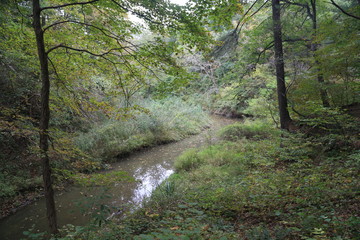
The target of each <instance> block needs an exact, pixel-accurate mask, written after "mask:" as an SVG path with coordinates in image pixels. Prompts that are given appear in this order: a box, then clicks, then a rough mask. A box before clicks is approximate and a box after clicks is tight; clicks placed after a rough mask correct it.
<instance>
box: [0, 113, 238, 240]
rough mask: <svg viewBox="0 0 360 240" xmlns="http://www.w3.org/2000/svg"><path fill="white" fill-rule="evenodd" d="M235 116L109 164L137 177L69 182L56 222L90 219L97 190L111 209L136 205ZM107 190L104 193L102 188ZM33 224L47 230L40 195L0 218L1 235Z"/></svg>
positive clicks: (11, 234) (14, 235) (75, 222)
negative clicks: (92, 183) (106, 183)
mask: <svg viewBox="0 0 360 240" xmlns="http://www.w3.org/2000/svg"><path fill="white" fill-rule="evenodd" d="M234 121H235V120H233V119H226V118H222V117H213V123H212V126H211V128H209V129H207V130H205V131H203V132H202V133H200V134H199V135H195V136H191V137H189V138H186V139H184V140H182V141H179V142H174V143H169V144H165V145H161V146H157V147H153V148H149V149H145V150H144V151H141V152H136V153H134V154H132V155H130V156H128V157H126V158H123V159H122V161H121V162H118V163H114V164H112V170H111V171H126V172H128V173H129V175H131V176H133V177H134V178H135V179H136V181H135V182H130V183H124V184H116V185H115V186H112V187H111V188H109V189H102V188H101V187H95V188H93V189H89V188H84V187H80V186H72V187H70V188H69V189H67V190H66V191H63V192H60V193H58V194H57V195H56V205H57V209H58V221H59V225H60V226H63V225H65V224H72V225H84V224H86V223H87V222H88V221H89V220H90V219H91V214H89V208H90V210H91V208H93V207H94V204H95V202H96V201H99V199H97V197H98V196H99V193H100V195H101V197H103V196H105V195H106V199H105V200H104V199H101V201H105V202H106V203H107V204H108V205H109V207H110V208H111V209H119V208H124V207H128V206H132V205H139V204H140V203H141V202H142V200H143V199H144V198H146V197H148V196H150V194H151V191H152V190H153V189H155V188H156V187H157V186H158V185H159V184H160V183H161V182H162V181H163V180H164V179H166V178H167V177H168V176H170V174H172V173H173V162H174V160H175V159H176V157H177V156H179V155H180V154H181V153H182V152H183V151H184V150H187V149H188V148H196V147H201V146H205V145H209V144H212V143H214V142H215V141H216V140H217V139H216V134H215V132H216V131H217V130H219V129H220V128H221V127H223V126H225V125H228V124H230V123H233V122H234ZM105 190H106V194H103V192H105ZM31 227H33V231H34V232H42V231H46V230H47V222H46V217H45V202H44V199H40V200H39V201H36V202H34V203H32V204H30V205H28V206H26V207H24V208H23V209H21V210H19V211H18V212H16V213H15V214H14V215H12V216H9V217H7V218H5V219H2V220H1V221H0V235H1V236H2V237H3V238H2V239H4V240H7V239H20V238H21V237H22V232H23V231H26V230H28V229H29V228H31Z"/></svg>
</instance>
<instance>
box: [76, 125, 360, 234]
mask: <svg viewBox="0 0 360 240" xmlns="http://www.w3.org/2000/svg"><path fill="white" fill-rule="evenodd" d="M220 135H221V137H222V138H223V139H224V141H222V142H221V143H218V144H216V145H212V146H209V147H206V148H203V149H190V150H189V151H188V152H186V153H184V154H183V155H182V156H181V157H180V158H179V159H178V160H177V162H176V163H175V168H176V173H175V174H173V175H172V176H171V177H170V178H169V179H168V180H167V181H165V182H164V183H163V184H162V185H161V186H160V187H159V188H158V189H157V190H156V191H155V192H154V193H153V195H152V197H151V198H150V199H149V200H148V201H147V202H145V203H144V206H143V208H141V209H139V210H137V211H136V212H135V213H130V214H129V216H128V217H127V218H125V219H113V220H112V221H110V222H108V223H106V224H105V225H103V226H102V227H101V229H99V228H98V227H95V226H92V230H93V231H92V233H91V234H90V235H88V236H89V237H88V239H100V238H101V239H249V240H253V239H254V240H256V239H262V240H266V239H277V240H278V239H299V240H300V239H307V240H313V239H317V240H320V239H337V240H340V239H360V211H359V209H360V179H359V174H360V149H359V147H358V146H357V145H356V142H358V137H359V133H358V130H357V131H353V132H352V133H351V134H350V135H347V136H346V138H344V136H343V135H338V134H324V132H321V134H319V133H316V135H314V134H312V133H309V132H308V133H307V134H304V133H300V132H298V133H284V132H279V131H278V130H276V129H273V128H272V127H269V125H268V124H267V123H264V122H262V121H257V120H256V121H251V122H250V121H249V122H246V123H245V124H234V125H231V126H228V127H225V128H224V129H223V130H222V132H221V133H220ZM88 230H89V229H88V228H84V229H83V230H82V231H84V232H85V231H87V232H88ZM77 234H78V235H77V236H81V234H83V233H81V231H79V232H77Z"/></svg>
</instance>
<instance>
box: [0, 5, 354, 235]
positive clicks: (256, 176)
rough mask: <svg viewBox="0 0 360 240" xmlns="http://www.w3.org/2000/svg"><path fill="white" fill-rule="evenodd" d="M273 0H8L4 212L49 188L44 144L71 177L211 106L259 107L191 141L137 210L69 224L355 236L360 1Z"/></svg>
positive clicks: (175, 129) (55, 170)
mask: <svg viewBox="0 0 360 240" xmlns="http://www.w3.org/2000/svg"><path fill="white" fill-rule="evenodd" d="M277 2H278V1H274V0H273V1H270V0H267V1H261V0H251V1H246V0H241V1H235V0H226V1H223V0H214V1H208V0H201V1H200V0H192V1H189V2H188V3H186V5H184V6H179V5H177V4H174V3H171V2H169V1H166V0H158V1H149V0H141V1H125V0H124V1H121V0H89V1H84V2H82V1H73V0H71V1H70V0H64V1H60V0H41V1H38V0H34V1H28V0H24V1H11V0H3V1H1V2H0V202H1V208H2V209H1V216H5V215H8V214H9V213H10V212H11V211H12V209H16V208H17V207H18V206H21V205H23V203H24V202H28V201H29V200H33V199H36V198H37V197H40V196H41V195H42V194H43V190H44V183H43V182H42V181H43V180H42V178H41V175H44V171H45V170H42V169H44V161H43V159H46V158H47V159H48V160H50V167H51V170H52V179H53V183H54V185H55V187H56V188H57V189H63V188H64V187H65V186H67V184H71V183H72V182H74V181H76V179H78V177H79V176H84V174H87V175H89V176H91V174H93V173H94V172H96V171H99V170H101V169H104V168H106V167H107V166H108V163H110V162H113V161H116V160H119V159H121V156H123V155H125V154H130V153H132V152H134V151H138V150H141V149H143V148H146V147H151V146H154V145H156V144H162V143H167V142H171V141H178V140H181V139H183V138H185V137H187V136H189V135H193V134H197V133H199V132H200V131H202V130H203V129H204V128H206V127H207V126H209V124H210V119H209V116H208V115H207V113H205V111H204V110H206V111H207V112H208V113H214V114H220V115H223V116H227V117H237V118H251V120H249V119H247V120H244V121H241V122H238V123H236V124H233V125H230V126H227V127H225V128H224V129H222V130H221V131H220V133H219V138H221V139H222V140H221V141H220V142H219V143H218V144H216V145H209V146H208V147H207V148H205V149H190V150H189V151H187V152H186V153H184V154H183V155H182V156H180V157H179V158H178V160H177V161H176V163H175V166H174V167H175V169H176V173H175V174H174V175H172V176H171V177H170V179H168V180H167V181H166V182H165V183H163V184H162V185H161V186H160V187H159V188H158V189H157V190H156V191H155V192H154V193H153V196H152V197H151V198H150V199H149V200H148V201H146V202H145V203H144V206H143V208H141V209H139V210H137V211H135V212H134V213H132V214H129V216H128V218H126V219H121V220H119V219H116V218H114V219H112V221H104V222H102V221H101V222H100V223H98V222H97V223H98V224H95V225H89V226H85V227H72V226H68V227H67V228H66V227H65V228H63V229H62V230H61V234H62V235H61V236H63V237H64V239H308V240H310V239H338V240H340V239H359V235H360V233H359V229H360V226H359V223H360V219H359V217H360V216H359V212H358V209H359V208H360V203H359V202H360V201H359V187H360V185H359V184H360V183H359V178H358V174H359V169H360V165H359V162H360V154H359V149H360V140H359V136H360V135H359V134H360V132H359V129H360V126H359V122H360V121H359V118H360V112H359V111H360V110H359V108H360V81H359V80H360V44H359V43H360V38H359V34H360V28H359V26H360V22H359V21H360V20H359V18H360V4H359V1H358V0H344V1H336V0H329V1H328V0H280V7H279V9H280V20H274V18H273V16H274V13H273V11H272V9H273V10H274V8H272V6H275V7H276V4H275V3H277ZM36 3H39V6H37V5H36ZM274 4H275V5H274ZM37 8H38V9H37ZM34 9H35V10H34ZM130 14H131V15H134V16H137V17H138V18H139V19H142V20H141V21H140V20H138V21H137V22H134V21H131V20H130V19H132V17H131V15H130ZM277 24H278V25H277ZM279 24H280V25H279ZM274 26H281V31H282V34H281V36H280V37H281V38H282V41H281V44H282V54H283V57H282V58H281V61H283V63H284V74H285V79H282V80H283V83H285V88H286V89H285V92H281V91H279V84H278V83H279V75H278V71H277V70H278V69H277V66H278V65H277V64H278V62H279V59H278V58H277V57H275V55H276V56H278V55H277V53H275V50H274V45H276V44H278V43H277V42H276V39H275V38H274V34H273V30H274ZM275 35H276V34H275ZM39 39H40V40H39ZM41 39H42V40H43V42H42V41H41ZM41 47H42V48H41ZM42 57H43V58H42ZM39 60H40V62H39ZM47 80H48V82H49V83H50V85H47V84H46V81H47ZM44 83H45V84H44ZM44 89H45V94H44ZM46 90H48V92H49V96H48V98H47V97H46ZM279 96H280V97H285V98H286V101H287V105H286V106H283V107H284V108H286V111H288V113H289V115H290V116H291V119H290V118H289V123H288V125H287V126H286V127H285V129H286V130H287V131H283V130H279V128H284V127H283V123H282V121H281V118H280V117H279V110H278V107H279V105H281V104H279V103H278V98H279ZM47 104H48V106H47ZM47 111H49V112H50V118H48V115H47ZM44 143H46V144H45V145H48V146H45V145H44ZM44 156H45V158H44ZM41 171H43V172H41ZM45 172H46V171H45ZM48 172H49V175H48V176H50V171H48ZM46 187H49V184H47V183H46V181H45V188H46ZM45 192H46V191H45ZM101 214H102V215H106V214H107V213H106V214H105V213H101ZM105 223H106V227H105V228H103V225H102V224H105ZM55 225H56V224H55ZM99 226H100V228H99ZM55 228H56V227H55ZM55 230H56V229H55ZM53 232H56V231H53ZM27 234H28V236H29V238H36V237H37V236H38V238H41V235H36V234H35V235H32V234H31V233H30V232H27Z"/></svg>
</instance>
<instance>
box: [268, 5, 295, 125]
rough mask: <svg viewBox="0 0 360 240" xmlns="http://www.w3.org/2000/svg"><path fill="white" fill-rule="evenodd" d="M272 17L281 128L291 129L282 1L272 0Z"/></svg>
mask: <svg viewBox="0 0 360 240" xmlns="http://www.w3.org/2000/svg"><path fill="white" fill-rule="evenodd" d="M272 17H273V25H274V26H273V31H274V47H275V66H276V82H277V94H278V103H279V114H280V127H281V129H289V126H290V123H291V118H290V114H289V111H288V104H287V97H286V86H285V68H284V57H283V46H282V33H281V21H280V2H279V0H272Z"/></svg>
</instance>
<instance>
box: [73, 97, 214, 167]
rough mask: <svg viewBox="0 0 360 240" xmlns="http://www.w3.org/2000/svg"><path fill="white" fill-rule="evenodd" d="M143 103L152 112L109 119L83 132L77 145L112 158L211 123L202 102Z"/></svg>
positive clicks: (196, 131) (171, 100) (184, 135)
mask: <svg viewBox="0 0 360 240" xmlns="http://www.w3.org/2000/svg"><path fill="white" fill-rule="evenodd" d="M142 107H143V108H145V109H147V111H148V112H143V113H141V114H139V115H137V116H134V117H133V118H132V119H125V120H107V121H106V122H103V123H101V124H98V125H96V126H94V127H93V128H92V129H91V131H89V132H88V133H84V134H80V136H79V137H78V138H77V140H76V144H77V146H78V147H79V148H80V149H81V150H82V151H84V152H87V153H89V154H90V155H92V156H94V157H95V158H101V159H104V160H111V159H113V158H116V157H117V156H120V155H123V154H126V153H129V152H133V151H136V150H138V149H141V148H144V147H148V146H152V145H156V144H159V143H165V142H172V141H178V140H181V139H183V138H185V137H186V136H189V135H193V134H197V133H199V132H200V131H201V130H202V129H204V128H205V127H206V126H207V125H208V124H209V117H208V115H207V114H206V113H205V112H203V111H202V109H201V108H200V107H199V106H195V105H189V104H186V103H185V102H184V101H182V100H181V99H179V98H169V99H165V100H163V101H152V100H148V101H146V102H145V103H143V106H142Z"/></svg>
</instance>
